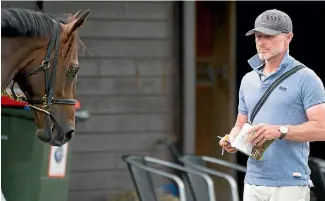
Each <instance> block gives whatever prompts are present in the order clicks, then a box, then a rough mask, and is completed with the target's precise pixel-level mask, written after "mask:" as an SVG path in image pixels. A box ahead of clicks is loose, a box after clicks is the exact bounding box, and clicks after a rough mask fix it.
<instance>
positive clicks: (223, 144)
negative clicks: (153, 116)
mask: <svg viewBox="0 0 325 201" xmlns="http://www.w3.org/2000/svg"><path fill="white" fill-rule="evenodd" d="M232 141H233V139H232V138H231V136H229V135H225V136H224V137H223V138H222V139H220V141H219V145H220V146H221V147H222V148H223V149H224V150H226V151H227V152H228V153H235V152H236V151H237V149H236V148H234V147H232V146H231V145H230V142H232Z"/></svg>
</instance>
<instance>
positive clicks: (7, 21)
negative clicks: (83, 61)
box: [1, 8, 82, 64]
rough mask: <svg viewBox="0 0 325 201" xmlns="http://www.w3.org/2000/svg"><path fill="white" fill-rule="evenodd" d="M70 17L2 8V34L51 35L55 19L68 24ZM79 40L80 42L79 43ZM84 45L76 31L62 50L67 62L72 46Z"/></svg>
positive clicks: (19, 35) (11, 35) (6, 35)
mask: <svg viewBox="0 0 325 201" xmlns="http://www.w3.org/2000/svg"><path fill="white" fill-rule="evenodd" d="M69 17H70V16H68V17H66V18H64V17H62V16H59V17H53V16H51V15H49V14H47V13H43V12H40V11H33V10H29V9H23V8H6V9H3V8H2V9H1V36H2V37H41V38H43V37H44V38H45V37H49V36H51V34H52V33H53V29H54V23H55V22H54V21H53V19H54V20H56V21H57V22H61V23H63V24H67V23H68V22H69ZM78 42H79V43H78ZM74 44H77V45H80V44H81V45H82V43H81V41H80V39H79V37H78V36H77V34H76V33H74V34H72V36H71V37H70V39H69V41H68V42H67V43H66V44H65V45H64V47H63V48H62V50H61V53H62V54H65V60H66V61H65V64H68V62H69V61H70V59H71V56H72V51H74V50H71V46H72V45H74ZM67 54H69V55H67Z"/></svg>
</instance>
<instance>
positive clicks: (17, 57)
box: [1, 8, 90, 146]
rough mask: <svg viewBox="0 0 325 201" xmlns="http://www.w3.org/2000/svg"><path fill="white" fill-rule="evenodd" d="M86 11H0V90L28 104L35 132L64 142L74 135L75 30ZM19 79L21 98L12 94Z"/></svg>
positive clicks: (78, 43) (56, 142)
mask: <svg viewBox="0 0 325 201" xmlns="http://www.w3.org/2000/svg"><path fill="white" fill-rule="evenodd" d="M89 13H90V11H89V10H86V11H81V10H80V11H78V12H76V13H75V14H74V15H68V16H67V17H62V16H61V17H60V16H59V17H53V16H51V15H50V14H46V13H43V12H41V11H33V10H28V9H21V8H8V9H1V40H2V42H1V50H2V51H1V63H2V64H1V91H2V93H5V91H6V89H7V87H8V85H9V84H10V83H11V82H13V84H12V87H11V97H12V98H13V99H15V100H18V101H24V102H26V104H27V105H28V106H29V107H30V108H31V111H32V114H33V118H34V122H35V124H36V128H37V130H36V136H37V138H38V139H39V140H40V141H42V142H45V143H48V144H50V145H52V146H62V145H64V144H65V143H66V142H69V141H70V140H71V139H72V138H73V136H74V133H75V104H76V100H75V96H76V94H75V92H76V82H77V72H78V70H79V62H78V57H79V50H80V49H81V48H80V47H81V45H82V42H81V40H80V38H79V36H78V32H77V30H78V29H79V28H81V27H82V26H83V25H84V24H85V22H86V20H87V18H88V15H89ZM15 83H17V84H18V86H19V88H20V89H21V91H22V92H23V96H18V95H16V93H15V91H14V88H13V86H14V84H15ZM7 95H8V93H7Z"/></svg>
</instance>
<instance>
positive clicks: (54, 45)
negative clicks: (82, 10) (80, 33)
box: [11, 20, 77, 119]
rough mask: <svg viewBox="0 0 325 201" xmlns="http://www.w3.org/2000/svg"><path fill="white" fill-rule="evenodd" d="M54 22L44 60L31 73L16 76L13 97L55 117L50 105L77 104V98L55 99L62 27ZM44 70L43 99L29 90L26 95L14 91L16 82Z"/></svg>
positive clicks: (12, 88) (12, 87)
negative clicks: (29, 92) (31, 96)
mask: <svg viewBox="0 0 325 201" xmlns="http://www.w3.org/2000/svg"><path fill="white" fill-rule="evenodd" d="M53 21H54V22H55V23H54V29H53V33H52V36H51V39H50V42H49V45H48V48H47V52H46V55H45V58H44V61H43V62H42V63H41V65H40V66H39V67H38V68H36V69H35V70H33V71H32V72H30V73H27V74H23V75H17V76H16V77H15V78H14V83H13V84H12V86H11V94H12V96H11V98H13V99H15V100H17V101H23V102H27V103H28V106H29V107H31V108H34V109H36V110H38V111H41V112H44V113H46V114H48V115H50V116H51V117H52V119H53V116H52V115H51V113H50V106H51V105H52V104H66V105H75V104H76V102H77V101H76V100H75V99H59V98H57V99H55V98H54V96H53V93H54V86H55V76H56V70H57V61H58V54H59V45H60V27H59V24H58V23H57V22H56V21H55V20H53ZM52 51H54V59H53V65H52V67H53V69H52V75H51V77H50V72H49V69H50V66H51V62H50V60H51V55H52ZM41 71H43V72H44V76H45V95H44V96H43V98H42V99H38V100H37V99H32V98H30V97H29V96H28V95H27V92H25V95H26V96H17V95H16V93H15V91H14V84H15V82H18V83H19V82H21V81H22V80H21V78H27V77H29V76H31V75H34V74H37V73H39V72H41ZM35 104H41V105H42V107H36V106H35Z"/></svg>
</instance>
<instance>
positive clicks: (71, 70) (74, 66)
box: [67, 64, 79, 78]
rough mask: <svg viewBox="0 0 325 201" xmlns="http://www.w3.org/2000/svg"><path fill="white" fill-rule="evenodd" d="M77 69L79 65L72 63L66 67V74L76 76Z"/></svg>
mask: <svg viewBox="0 0 325 201" xmlns="http://www.w3.org/2000/svg"><path fill="white" fill-rule="evenodd" d="M78 70H79V65H78V64H72V65H71V66H69V67H68V70H67V74H68V76H69V77H71V78H74V77H76V75H77V73H78Z"/></svg>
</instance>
